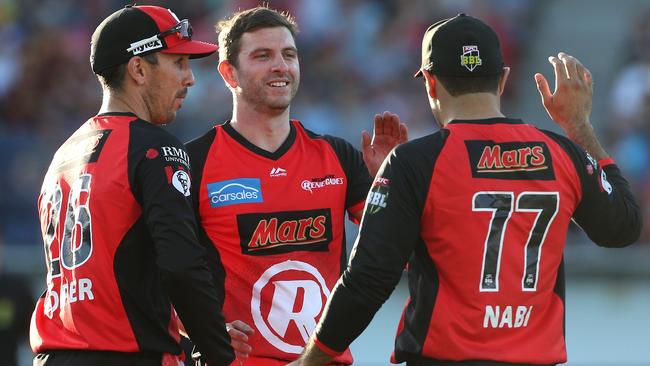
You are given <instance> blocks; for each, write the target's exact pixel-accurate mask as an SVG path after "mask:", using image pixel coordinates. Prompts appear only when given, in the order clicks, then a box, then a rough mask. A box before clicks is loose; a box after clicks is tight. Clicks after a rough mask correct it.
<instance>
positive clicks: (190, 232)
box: [30, 6, 234, 366]
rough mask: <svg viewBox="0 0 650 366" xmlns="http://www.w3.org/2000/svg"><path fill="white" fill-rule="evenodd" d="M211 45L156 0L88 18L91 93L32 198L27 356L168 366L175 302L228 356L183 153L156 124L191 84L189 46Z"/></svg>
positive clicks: (214, 351) (200, 51)
mask: <svg viewBox="0 0 650 366" xmlns="http://www.w3.org/2000/svg"><path fill="white" fill-rule="evenodd" d="M216 50H217V46H216V45H213V44H209V43H203V42H198V41H195V40H192V28H191V26H190V24H189V21H188V20H186V19H183V20H179V19H178V18H177V17H176V15H174V13H172V12H171V10H169V9H165V8H161V7H157V6H129V7H126V8H124V9H122V10H119V11H117V12H115V13H113V14H112V15H110V16H109V17H108V18H106V19H105V20H104V21H103V22H102V23H101V24H100V25H99V26H98V27H97V29H96V30H95V33H94V34H93V36H92V43H91V56H90V63H91V66H92V69H93V71H94V72H95V73H96V74H97V75H98V78H99V81H100V83H101V84H102V88H103V103H102V106H101V108H100V111H99V114H98V115H97V116H95V117H92V118H90V119H89V120H88V121H86V122H85V123H84V124H83V125H82V126H81V127H80V128H79V129H78V130H77V131H76V132H74V133H73V134H72V136H71V137H70V138H69V139H68V140H67V141H66V142H65V143H64V144H63V145H62V146H61V147H60V148H59V150H58V151H57V152H56V154H55V155H54V158H53V160H52V163H51V164H50V167H49V169H48V172H47V174H46V176H45V179H44V181H43V186H42V189H41V194H40V197H39V200H38V208H39V214H40V219H41V228H42V233H43V241H44V248H45V258H46V263H47V290H46V291H45V292H44V294H43V295H42V296H41V298H40V299H38V303H37V305H36V310H35V311H34V315H33V317H32V325H31V334H30V337H31V344H32V348H33V350H34V352H37V353H38V355H37V356H36V358H35V360H34V365H48V366H51V365H122V366H126V365H134V366H135V365H175V366H178V365H179V362H180V358H179V357H178V355H179V354H180V353H181V348H180V346H179V324H178V321H177V315H176V312H177V313H178V317H180V319H181V320H182V321H183V323H184V325H185V328H186V330H187V332H188V333H189V335H190V336H191V337H192V340H193V341H194V342H195V343H196V344H198V345H199V346H200V347H201V349H202V350H203V353H204V357H205V359H206V360H207V361H208V362H209V364H210V365H227V364H229V363H230V362H231V361H232V360H233V359H234V354H233V350H232V348H231V347H230V338H229V336H228V334H227V333H226V329H225V324H224V319H223V316H222V315H221V313H220V312H219V311H218V310H217V309H218V307H219V304H220V303H221V300H220V299H219V295H218V294H219V292H218V291H217V289H216V288H215V287H214V281H213V280H212V276H211V274H210V272H209V270H208V268H207V266H206V260H205V252H204V248H203V247H201V245H200V244H199V242H198V240H197V236H196V229H197V226H196V221H195V218H194V214H193V211H192V203H191V197H190V195H191V194H190V188H191V184H192V183H191V176H190V165H189V159H188V156H187V153H186V152H185V149H184V146H183V144H182V143H181V142H180V141H178V139H176V138H174V137H173V136H172V135H170V134H169V133H168V132H166V131H165V130H163V129H162V128H160V127H159V126H158V125H163V124H167V123H169V122H171V121H172V120H173V119H174V117H175V115H176V112H177V111H178V109H179V108H180V107H181V105H182V103H183V99H184V98H185V96H186V95H187V89H188V88H189V87H191V86H192V85H193V84H194V76H193V74H192V70H191V68H190V65H189V58H197V57H204V56H208V55H210V54H212V53H214V52H215V51H216ZM172 304H173V307H172Z"/></svg>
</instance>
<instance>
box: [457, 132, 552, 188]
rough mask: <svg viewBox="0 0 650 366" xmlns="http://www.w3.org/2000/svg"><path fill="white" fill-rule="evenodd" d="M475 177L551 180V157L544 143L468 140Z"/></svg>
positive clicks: (466, 145)
mask: <svg viewBox="0 0 650 366" xmlns="http://www.w3.org/2000/svg"><path fill="white" fill-rule="evenodd" d="M465 147H466V148H467V152H468V154H469V159H470V164H471V168H472V177H474V178H497V179H534V180H553V179H555V173H554V171H553V158H552V156H551V152H550V150H549V148H548V146H547V145H546V143H545V142H544V141H526V142H519V141H510V142H495V141H491V140H467V141H465Z"/></svg>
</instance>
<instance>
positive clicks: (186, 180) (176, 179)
mask: <svg viewBox="0 0 650 366" xmlns="http://www.w3.org/2000/svg"><path fill="white" fill-rule="evenodd" d="M172 185H173V186H174V188H176V190H177V191H179V192H181V193H182V194H183V196H185V197H189V195H190V188H191V187H192V182H191V181H190V175H189V174H187V173H186V172H185V171H184V170H177V171H176V172H174V175H173V176H172Z"/></svg>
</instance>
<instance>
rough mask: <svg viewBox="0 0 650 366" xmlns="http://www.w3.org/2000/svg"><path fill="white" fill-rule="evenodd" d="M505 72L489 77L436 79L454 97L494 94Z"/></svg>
mask: <svg viewBox="0 0 650 366" xmlns="http://www.w3.org/2000/svg"><path fill="white" fill-rule="evenodd" d="M502 75H503V72H501V73H499V74H497V75H489V76H477V77H466V76H440V75H436V78H437V79H438V81H440V83H442V86H444V87H445V89H446V90H447V92H448V93H449V94H450V95H451V96H452V97H457V96H460V95H463V94H471V93H493V94H496V93H497V90H498V89H499V80H500V79H501V76H502Z"/></svg>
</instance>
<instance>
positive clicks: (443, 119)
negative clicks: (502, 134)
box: [436, 93, 504, 126]
mask: <svg viewBox="0 0 650 366" xmlns="http://www.w3.org/2000/svg"><path fill="white" fill-rule="evenodd" d="M437 110H438V113H437V115H436V119H437V120H438V121H439V122H440V123H441V124H442V125H443V126H445V125H447V123H449V122H451V121H453V120H455V119H464V120H468V119H486V118H496V117H504V115H503V113H501V103H500V100H499V97H498V96H496V95H494V94H492V93H472V94H465V95H461V96H459V97H449V98H448V99H446V100H439V107H438V108H437Z"/></svg>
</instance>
